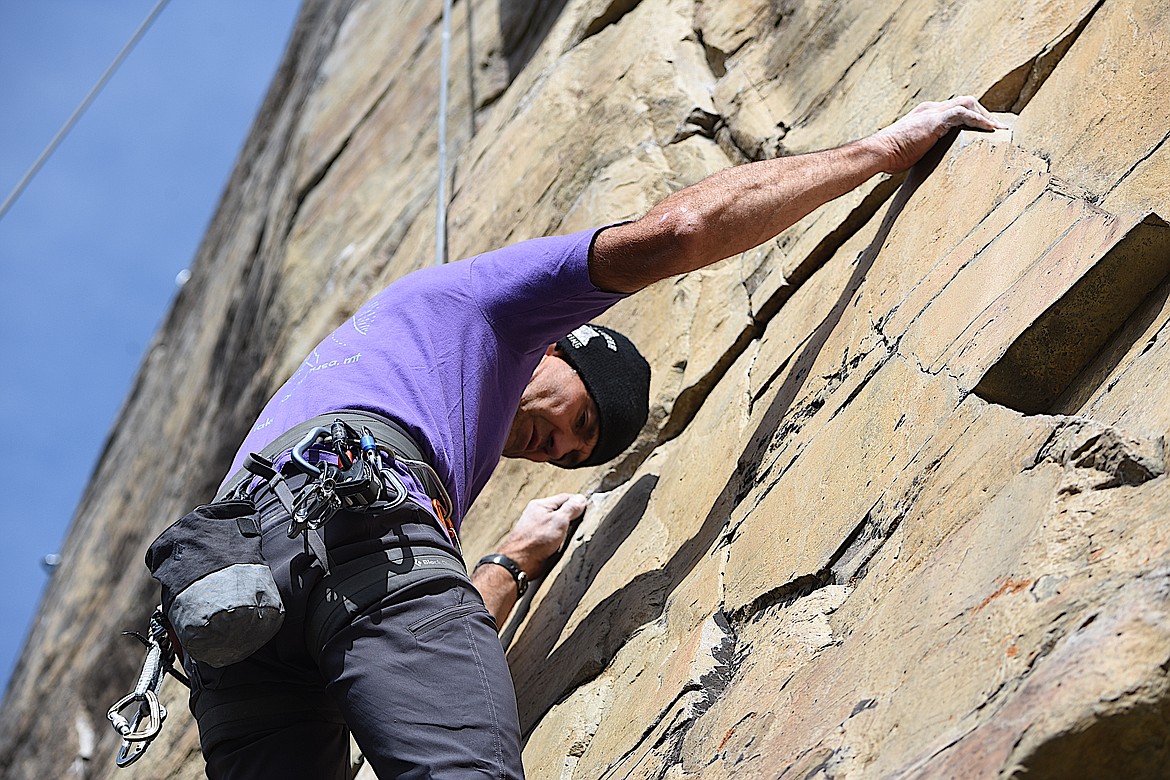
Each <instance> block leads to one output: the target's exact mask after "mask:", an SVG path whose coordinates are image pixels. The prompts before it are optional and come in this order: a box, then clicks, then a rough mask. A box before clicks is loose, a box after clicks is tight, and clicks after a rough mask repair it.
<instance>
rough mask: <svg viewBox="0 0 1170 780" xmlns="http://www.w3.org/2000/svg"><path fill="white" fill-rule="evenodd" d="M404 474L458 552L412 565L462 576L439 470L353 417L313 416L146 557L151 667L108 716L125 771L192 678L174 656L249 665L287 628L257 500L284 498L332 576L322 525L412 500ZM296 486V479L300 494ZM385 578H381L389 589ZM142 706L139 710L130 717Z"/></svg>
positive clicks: (358, 584)
mask: <svg viewBox="0 0 1170 780" xmlns="http://www.w3.org/2000/svg"><path fill="white" fill-rule="evenodd" d="M396 467H397V469H396ZM400 471H401V472H403V473H406V474H409V475H410V477H411V478H412V479H413V480H414V481H415V482H416V483H417V484H418V486H419V487H420V488H421V489H422V490H423V491H424V492H425V493H426V494H427V496H428V498H430V506H429V507H420V508H421V509H422V511H424V512H426V511H427V510H432V511H433V514H434V515H435V516H436V517H437V518H438V520H439V525H440V527H441V528H442V529H443V531H444V533H445V534H446V536H447V538H448V539H449V541H450V542H451V545H452V546H453V547H454V549H455V551H456V553H457V555H458V556H459V557H458V558H456V557H450V560H449V561H448V560H441V559H444V558H446V557H449V556H450V553H449V552H447V553H443V552H442V551H436V553H437V555H432V554H426V553H424V554H422V555H420V556H418V557H417V558H416V559H414V560H412V563H411V565H412V566H413V565H414V564H416V563H417V564H418V565H419V566H425V567H438V568H450V569H452V570H456V569H459V570H462V569H463V563H462V551H461V550H460V546H459V539H458V536H457V534H456V533H455V527H454V524H453V523H452V521H451V518H452V515H453V505H452V503H451V499H450V496H449V495H448V494H447V491H446V489H445V487H444V486H443V482H442V480H441V479H440V478H439V475H438V474H437V473H436V472H435V470H434V468H433V467H432V466H431V465H430V464H429V463H428V462H427V461H426V460H425V458H424V457H423V455H422V452H421V450H420V449H419V447H418V445H417V444H415V443H414V441H413V439H411V437H410V436H409V435H408V434H407V433H406V432H405V431H404V430H403V429H402V428H400V427H399V426H398V425H396V424H395V423H393V422H392V421H390V420H388V419H386V418H383V417H380V416H377V415H373V414H370V413H367V412H357V411H352V410H345V411H341V412H334V413H331V414H328V415H322V416H320V417H316V418H313V419H312V420H309V421H308V422H306V423H303V424H302V425H298V426H296V427H294V428H292V429H291V430H289V431H287V432H285V433H284V434H282V435H281V436H279V437H278V438H277V439H276V440H275V441H274V442H272V443H271V444H269V445H268V446H267V447H265V448H264V449H263V450H262V451H261V452H260V453H252V454H250V455H249V456H248V457H247V458H246V459H245V461H244V466H243V468H242V469H241V470H240V471H239V472H237V473H236V474H233V475H232V477H231V478H230V479H228V480H227V481H226V482H225V483H224V487H223V488H221V490H220V492H219V494H218V495H216V497H215V499H214V500H213V501H212V502H211V503H210V504H206V505H203V506H199V507H196V508H195V509H194V510H192V511H191V512H188V513H187V514H186V515H184V516H183V517H181V518H180V519H179V520H178V521H176V522H175V523H174V524H173V525H171V526H170V527H169V528H167V529H166V530H165V531H163V533H162V534H160V535H159V537H158V538H157V539H156V540H155V541H154V542H153V543H152V544H151V545H150V548H149V549H148V550H147V553H146V565H147V567H148V568H149V569H150V572H151V575H152V576H153V577H154V578H155V579H157V580H158V581H159V583H160V584H161V585H162V605H161V606H160V607H159V608H158V609H157V610H155V613H154V614H153V615H152V616H151V619H150V627H149V630H148V632H147V636H146V637H143V636H141V635H139V634H130V635H131V636H135V637H137V638H138V639H139V640H141V641H142V642H143V643H144V644H145V645H146V647H147V656H146V660H145V662H144V664H143V669H142V674H141V675H140V677H139V680H138V684H137V685H136V686H135V688H134V690H133V691H132V692H131V693H130V694H128V695H127V696H125V697H123V698H122V699H121V700H119V701H118V702H117V703H116V704H115V705H114V706H113V707H111V708H110V710H109V719H110V722H111V723H112V724H113V726H114V728H115V729H116V730H117V731H118V733H119V734H121V735H122V739H123V742H122V747H121V749H120V750H119V752H118V759H117V764H118V766H129V765H130V764H131V763H133V762H134V761H135V760H136V759H137V758H138V757H139V756H140V755H141V754H142V752H143V751H145V750H146V747H147V746H148V745H149V744H150V741H151V740H153V739H154V738H155V737H156V736H157V735H158V732H159V729H160V728H161V727H162V723H163V720H164V719H165V718H166V714H167V711H166V708H165V707H164V706H163V705H162V703H161V702H160V701H159V699H158V689H159V686H160V685H161V684H162V678H163V677H164V675H165V673H168V672H169V673H171V674H173V675H174V676H176V677H177V678H178V679H181V680H183V681H184V683H186V678H185V677H183V675H182V674H181V673H179V672H178V671H176V670H175V668H174V665H175V660H176V657H177V653H182V654H185V655H186V656H187V657H189V658H191V659H193V660H195V661H200V662H202V663H206V664H208V665H210V666H213V667H217V668H218V667H223V666H227V665H229V664H233V663H238V662H239V661H242V660H244V659H245V658H247V657H248V656H250V655H251V654H252V653H254V652H255V651H256V650H258V649H260V647H262V646H263V645H264V644H265V643H267V642H268V641H269V640H270V639H271V638H272V637H273V636H275V635H276V633H277V631H279V629H280V627H281V625H282V623H283V621H284V611H285V610H284V604H283V602H282V601H281V598H280V593H279V590H278V589H277V586H276V581H275V578H274V577H273V574H272V570H271V568H269V566H268V563H267V561H266V559H265V558H264V553H263V549H262V534H261V528H260V513H259V511H258V509H257V504H256V500H257V498H258V497H259V496H260V495H261V494H262V493H264V492H266V491H267V492H271V494H272V495H274V496H275V497H276V499H277V500H278V501H279V502H280V504H281V507H282V508H283V509H284V510H285V512H286V513H287V514H288V516H289V518H290V519H289V523H288V527H287V534H288V537H289V538H290V539H295V538H296V537H298V536H303V537H304V540H305V549H306V552H307V553H311V554H312V556H313V557H314V558H316V560H317V561H318V562H319V563H320V565H321V566H322V567H323V568H324V570H325V572H326V573H328V572H329V570H330V562H329V555H328V551H327V550H326V548H325V542H324V538H323V537H322V536H321V527H322V526H323V525H324V524H325V523H326V522H328V521H329V519H330V518H332V517H333V516H334V515H335V514H336V513H337V512H339V511H342V510H345V511H348V512H389V511H393V510H396V509H398V508H400V507H402V506H403V505H404V504H406V503H407V502H408V501H410V500H411V497H410V494H409V492H408V490H407V487H406V484H405V483H404V482H403V479H402V477H401V476H400ZM290 479H295V480H296V481H295V482H294V483H293V484H294V485H296V487H295V488H294V487H293V485H290V484H289V480H290ZM428 514H430V512H428ZM420 572H421V569H420ZM391 573H394V574H397V572H391ZM402 573H406V572H402ZM339 574H340V572H339ZM385 574H386V573H385V572H375V576H374V580H377V579H379V578H381V582H382V587H385V586H386V585H385V583H386V578H385ZM415 576H416V575H412V576H411V577H406V578H402V579H401V582H402V583H403V584H406V583H408V582H411V581H413V579H414V577H415ZM369 577H370V575H368V574H367V575H364V576H363V577H357V578H355V575H351V574H349V573H348V572H347V573H346V574H345V577H344V579H342V580H340V582H341V586H342V587H343V590H344V591H348V592H351V593H361V592H363V591H364V590H365V589H367V588H369V587H371V585H370V583H369V582H367V580H368V579H369ZM342 601H343V602H344V601H345V599H342ZM337 619H338V618H337V617H336V616H335V615H333V614H332V611H330V612H329V617H328V619H327V620H326V619H325V618H322V621H321V623H322V626H324V627H325V628H326V629H327V628H328V626H329V625H332V624H333V622H334V621H336V620H337ZM172 639H173V642H172ZM179 660H180V661H181V660H182V658H181V657H179ZM135 704H137V710H136V711H135V712H134V713H133V714H132V715H130V716H129V717H127V715H125V714H123V712H124V711H127V709H128V708H130V707H132V706H133V705H135Z"/></svg>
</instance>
